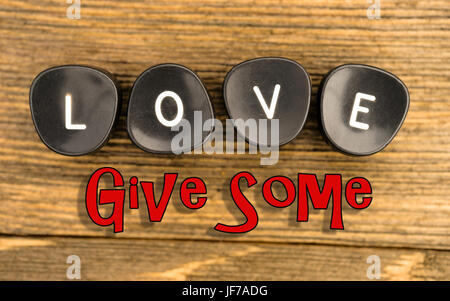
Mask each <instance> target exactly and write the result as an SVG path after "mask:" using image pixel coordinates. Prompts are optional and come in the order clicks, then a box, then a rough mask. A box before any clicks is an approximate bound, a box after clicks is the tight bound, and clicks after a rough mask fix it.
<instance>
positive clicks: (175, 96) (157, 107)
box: [155, 91, 184, 127]
mask: <svg viewBox="0 0 450 301" xmlns="http://www.w3.org/2000/svg"><path fill="white" fill-rule="evenodd" d="M166 97H170V98H172V99H173V100H175V103H176V104H177V110H178V112H177V116H175V118H174V119H173V120H167V119H166V118H164V116H163V115H162V112H161V103H162V101H163V100H164V99H165V98H166ZM183 111H184V108H183V102H182V101H181V98H180V96H178V94H177V93H175V92H172V91H164V92H162V93H161V94H159V95H158V98H157V99H156V103H155V112H156V117H157V118H158V120H159V122H161V123H162V124H163V125H164V126H167V127H173V126H176V125H177V124H178V123H179V122H180V121H181V119H182V118H183Z"/></svg>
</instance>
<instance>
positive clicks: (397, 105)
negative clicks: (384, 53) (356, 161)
mask: <svg viewBox="0 0 450 301" xmlns="http://www.w3.org/2000/svg"><path fill="white" fill-rule="evenodd" d="M408 108H409V93H408V89H407V88H406V86H405V85H404V84H403V82H402V81H401V80H400V79H398V78H397V77H396V76H395V75H393V74H390V73H388V72H387V71H384V70H381V69H379V68H375V67H370V66H364V65H343V66H340V67H337V68H336V69H334V70H332V71H331V72H330V73H329V74H328V75H327V76H326V78H325V79H324V80H323V82H322V85H321V91H320V118H321V122H322V129H323V132H324V135H325V136H326V138H327V139H328V140H329V141H330V142H331V144H332V145H333V146H335V147H336V148H337V149H338V150H339V151H341V152H343V153H346V154H350V155H359V156H364V155H371V154H374V153H377V152H379V151H381V150H382V149H383V148H385V147H386V146H387V145H388V144H389V143H390V142H391V141H392V139H394V137H395V135H396V134H397V132H398V131H399V129H400V127H401V126H402V124H403V121H404V120H405V118H406V114H407V113H408Z"/></svg>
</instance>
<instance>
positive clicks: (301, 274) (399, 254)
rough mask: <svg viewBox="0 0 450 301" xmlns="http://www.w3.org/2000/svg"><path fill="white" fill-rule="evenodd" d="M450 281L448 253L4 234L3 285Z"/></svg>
mask: <svg viewBox="0 0 450 301" xmlns="http://www.w3.org/2000/svg"><path fill="white" fill-rule="evenodd" d="M70 255H77V256H79V258H80V260H81V266H80V267H81V280H228V281H229V280H287V281H291V280H368V278H367V269H368V268H369V266H370V264H368V263H367V258H368V257H369V256H371V255H376V256H378V257H379V258H380V268H381V269H380V272H381V273H380V277H381V278H380V279H381V280H447V279H448V278H449V277H450V253H449V252H447V251H431V250H408V249H389V248H388V249H385V248H355V247H339V246H317V245H296V244H281V245H280V244H270V243H269V244H267V243H227V242H214V243H211V242H202V241H172V240H128V239H120V240H118V239H98V238H93V239H74V238H27V237H23V238H22V237H16V238H11V237H0V280H67V278H66V271H67V268H68V267H69V266H70V264H67V263H66V260H67V257H68V256H70Z"/></svg>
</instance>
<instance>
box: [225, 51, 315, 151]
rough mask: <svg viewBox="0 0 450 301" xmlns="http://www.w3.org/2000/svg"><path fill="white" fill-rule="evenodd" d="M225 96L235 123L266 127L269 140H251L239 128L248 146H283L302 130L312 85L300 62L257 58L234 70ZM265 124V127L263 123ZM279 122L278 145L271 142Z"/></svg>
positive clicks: (244, 130) (229, 74)
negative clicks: (251, 121)
mask: <svg viewBox="0 0 450 301" xmlns="http://www.w3.org/2000/svg"><path fill="white" fill-rule="evenodd" d="M223 96H224V99H225V104H226V107H227V110H228V113H229V115H230V117H231V118H232V119H233V120H234V121H236V120H238V119H241V120H243V121H249V120H255V121H256V124H257V126H258V130H257V132H258V133H259V132H260V129H259V126H260V125H261V126H265V127H266V129H263V131H261V132H266V133H267V135H268V137H267V138H264V139H263V138H262V137H260V136H258V137H256V136H255V135H253V136H251V135H250V131H248V130H247V129H245V128H244V127H240V126H236V130H237V132H238V134H239V135H240V136H242V137H244V138H245V139H246V140H247V142H249V143H252V144H259V145H271V146H276V145H283V144H286V143H288V142H290V141H291V140H292V139H294V138H295V137H296V136H297V135H298V134H299V133H300V131H301V130H302V128H303V125H304V124H305V121H306V117H307V115H308V110H309V103H310V99H311V81H310V79H309V75H308V73H307V72H306V70H305V69H304V68H303V67H302V66H301V65H300V64H299V63H297V62H294V61H292V60H289V59H285V58H276V57H268V58H257V59H253V60H249V61H245V62H243V63H241V64H239V65H237V66H235V67H233V68H232V69H231V70H230V72H229V73H228V74H227V76H226V78H225V82H224V84H223ZM260 120H265V121H266V122H265V123H260ZM271 120H278V123H279V131H278V133H277V134H278V143H275V141H276V140H273V139H272V134H274V131H272V125H273V123H272V122H269V121H271Z"/></svg>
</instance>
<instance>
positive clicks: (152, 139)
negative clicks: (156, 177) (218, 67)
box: [127, 64, 214, 154]
mask: <svg viewBox="0 0 450 301" xmlns="http://www.w3.org/2000/svg"><path fill="white" fill-rule="evenodd" d="M213 118H214V113H213V109H212V106H211V102H210V99H209V96H208V92H207V91H206V89H205V87H204V85H203V83H202V82H201V80H200V79H199V78H198V76H197V75H196V74H195V73H194V72H192V71H191V70H189V69H188V68H186V67H183V66H180V65H176V64H162V65H158V66H154V67H152V68H149V69H147V70H146V71H144V73H142V74H141V75H140V76H139V77H138V78H137V79H136V82H135V83H134V86H133V89H132V91H131V96H130V102H129V105H128V117H127V125H128V134H129V135H130V138H131V140H132V141H133V142H134V143H135V144H136V145H137V146H138V147H139V148H141V149H142V150H144V151H147V152H151V153H174V154H180V153H184V152H188V151H190V150H192V149H194V148H197V147H198V146H201V145H202V144H203V143H204V141H205V140H206V139H207V138H208V137H209V136H210V134H211V132H212V127H210V128H209V127H206V128H207V129H208V130H203V124H204V123H205V121H206V120H210V119H213ZM194 119H195V120H194ZM208 124H209V123H208ZM179 137H185V138H183V139H181V138H179ZM180 140H181V141H180Z"/></svg>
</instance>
